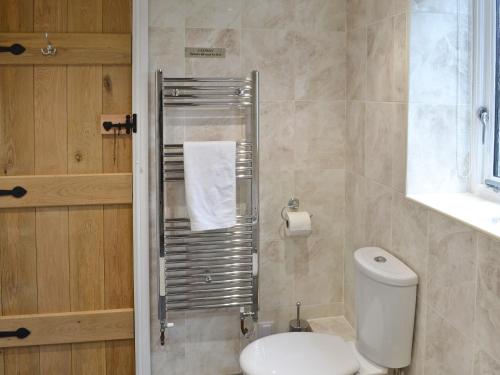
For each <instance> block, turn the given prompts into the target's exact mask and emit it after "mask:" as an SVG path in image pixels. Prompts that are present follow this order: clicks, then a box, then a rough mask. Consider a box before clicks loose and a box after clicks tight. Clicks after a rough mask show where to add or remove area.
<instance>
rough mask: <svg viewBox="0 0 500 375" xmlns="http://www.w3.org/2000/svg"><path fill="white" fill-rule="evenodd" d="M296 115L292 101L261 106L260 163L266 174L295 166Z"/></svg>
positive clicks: (262, 104) (267, 103) (266, 103)
mask: <svg viewBox="0 0 500 375" xmlns="http://www.w3.org/2000/svg"><path fill="white" fill-rule="evenodd" d="M294 113H295V105H294V102H292V101H286V102H264V103H261V105H260V141H259V142H260V151H261V153H260V160H259V161H260V165H261V168H262V169H263V170H264V171H266V172H274V171H277V170H283V169H290V168H291V167H292V166H294V165H295V147H294V145H295V116H294ZM262 183H265V181H263V182H262Z"/></svg>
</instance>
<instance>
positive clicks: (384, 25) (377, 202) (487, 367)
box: [345, 0, 500, 375]
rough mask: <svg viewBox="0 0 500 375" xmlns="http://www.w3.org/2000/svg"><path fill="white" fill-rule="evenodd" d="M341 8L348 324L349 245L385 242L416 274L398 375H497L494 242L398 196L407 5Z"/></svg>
mask: <svg viewBox="0 0 500 375" xmlns="http://www.w3.org/2000/svg"><path fill="white" fill-rule="evenodd" d="M456 3H457V1H456V0H453V1H431V0H414V1H413V2H412V6H413V7H416V8H418V7H420V9H421V7H436V6H443V5H446V4H448V5H449V6H450V7H451V6H453V5H455V6H456ZM414 9H415V8H414ZM347 12H348V15H347V20H348V26H347V28H348V32H347V56H348V67H347V95H348V104H347V127H346V170H347V172H346V247H345V309H346V316H347V317H348V319H349V320H350V321H351V322H352V323H354V308H355V307H354V302H353V296H354V284H353V283H354V268H353V263H352V253H353V251H354V250H355V249H357V248H359V247H361V246H366V245H377V246H382V247H384V248H386V249H388V250H389V251H391V252H392V253H394V254H395V255H396V256H398V257H399V258H401V259H402V260H403V261H404V262H406V263H407V264H408V265H409V266H410V267H412V268H413V269H414V270H415V271H416V272H417V274H418V275H419V278H420V284H419V290H418V307H417V318H416V331H415V342H414V353H413V364H412V366H411V368H410V369H409V371H408V372H406V373H405V375H407V374H408V373H409V374H419V375H421V374H426V375H431V374H432V375H439V374H442V375H450V374H453V375H461V374H465V375H472V374H473V375H486V374H488V375H490V374H498V373H500V242H497V241H495V240H492V239H490V238H488V237H486V236H484V235H483V234H480V233H478V232H476V231H474V230H472V229H471V228H469V227H468V226H466V225H463V224H461V223H459V222H457V221H455V220H453V219H450V218H448V217H445V216H443V215H441V214H438V213H436V212H434V211H432V210H428V209H426V208H425V207H423V206H421V205H419V204H417V203H414V202H411V201H409V200H408V199H406V198H405V197H404V185H405V184H404V175H405V165H404V160H405V159H406V151H405V148H406V147H405V139H406V135H405V129H406V125H407V119H406V112H407V104H406V103H407V98H406V88H405V87H404V85H402V83H404V82H407V74H406V68H405V63H406V60H407V59H406V56H407V49H408V48H407V39H408V38H407V31H406V30H407V23H408V22H409V19H410V17H409V12H408V9H407V1H406V0H348V1H347Z"/></svg>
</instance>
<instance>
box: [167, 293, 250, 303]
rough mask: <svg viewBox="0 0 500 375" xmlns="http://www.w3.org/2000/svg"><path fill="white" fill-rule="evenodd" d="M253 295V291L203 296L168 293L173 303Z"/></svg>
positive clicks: (168, 297) (168, 298)
mask: <svg viewBox="0 0 500 375" xmlns="http://www.w3.org/2000/svg"><path fill="white" fill-rule="evenodd" d="M249 297H252V293H245V294H228V295H223V296H203V297H186V296H174V298H172V297H171V295H167V301H169V302H171V303H183V302H184V303H188V302H193V301H213V300H225V299H240V298H249Z"/></svg>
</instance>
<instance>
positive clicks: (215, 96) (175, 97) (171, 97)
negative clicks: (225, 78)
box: [163, 92, 252, 101]
mask: <svg viewBox="0 0 500 375" xmlns="http://www.w3.org/2000/svg"><path fill="white" fill-rule="evenodd" d="M251 97H252V95H250V94H242V95H239V94H234V93H232V94H229V93H221V92H210V93H203V94H178V95H174V94H171V95H169V94H165V95H164V96H163V98H164V99H168V100H172V101H175V100H186V99H207V100H208V99H210V100H223V99H226V98H235V99H236V98H238V99H250V98H251Z"/></svg>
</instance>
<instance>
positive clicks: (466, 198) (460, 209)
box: [407, 193, 500, 239]
mask: <svg viewBox="0 0 500 375" xmlns="http://www.w3.org/2000/svg"><path fill="white" fill-rule="evenodd" d="M407 198H408V199H411V200H413V201H415V202H418V203H420V204H423V205H424V206H427V207H429V208H431V209H433V210H435V211H438V212H440V213H443V214H445V215H447V216H450V217H451V218H454V219H456V220H458V221H461V222H463V223H464V224H467V225H470V226H472V227H474V228H475V229H477V230H479V231H481V232H484V233H486V234H488V235H490V236H493V237H495V238H497V239H500V203H499V202H494V201H491V200H488V199H485V198H482V197H479V196H477V195H474V194H472V193H457V194H411V195H408V196H407Z"/></svg>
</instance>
